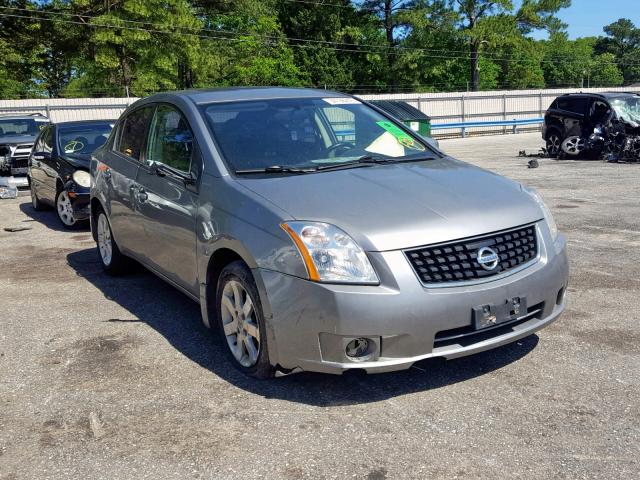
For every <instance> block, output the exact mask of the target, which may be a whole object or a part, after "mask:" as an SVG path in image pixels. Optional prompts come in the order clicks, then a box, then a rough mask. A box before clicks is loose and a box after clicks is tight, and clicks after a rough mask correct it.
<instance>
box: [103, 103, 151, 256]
mask: <svg viewBox="0 0 640 480" xmlns="http://www.w3.org/2000/svg"><path fill="white" fill-rule="evenodd" d="M153 110H154V109H153V107H152V106H142V107H140V108H137V109H135V110H133V111H131V112H129V113H128V114H127V115H126V117H124V118H123V119H122V120H121V121H120V122H119V123H118V130H117V132H115V135H116V136H115V138H114V141H113V143H112V144H111V148H110V149H109V150H106V151H104V152H103V153H102V154H101V155H100V156H99V158H98V160H99V162H98V165H97V169H96V170H97V171H96V178H95V181H96V184H97V185H99V189H97V190H99V191H101V192H103V193H104V197H105V198H104V199H103V201H104V202H105V203H106V208H107V210H108V211H107V213H108V216H109V221H110V223H111V229H112V231H113V235H114V237H115V240H116V242H117V243H118V246H119V247H120V248H121V249H123V251H124V252H125V253H128V254H130V255H133V256H135V257H136V258H138V259H139V260H142V261H146V255H145V234H144V228H143V226H142V222H141V216H140V213H139V212H138V210H137V208H136V206H137V195H138V191H137V189H136V176H137V174H138V168H139V167H140V162H141V159H142V155H143V152H144V148H145V140H146V137H147V131H148V128H149V122H150V121H151V118H152V116H153Z"/></svg>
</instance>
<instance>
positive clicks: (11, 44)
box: [0, 0, 640, 98]
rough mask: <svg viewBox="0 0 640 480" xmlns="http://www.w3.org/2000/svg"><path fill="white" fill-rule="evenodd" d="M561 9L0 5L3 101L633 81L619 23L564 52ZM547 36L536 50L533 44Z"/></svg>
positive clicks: (457, 3)
mask: <svg viewBox="0 0 640 480" xmlns="http://www.w3.org/2000/svg"><path fill="white" fill-rule="evenodd" d="M569 4H570V0H519V1H517V2H516V1H513V0H321V1H316V0H314V1H313V2H301V1H289V0H118V1H116V0H0V98H20V97H27V96H123V95H126V94H128V95H131V96H141V95H147V94H150V93H153V92H157V91H161V90H173V89H182V88H193V87H212V86H231V85H289V86H312V87H319V88H324V87H326V88H330V89H337V90H343V91H351V92H356V93H367V92H407V91H452V90H464V89H496V88H510V89H516V88H541V87H545V86H576V87H579V86H588V85H592V86H595V85H598V86H600V85H606V86H617V85H623V84H630V83H634V82H639V81H640V29H638V28H636V26H635V25H634V24H633V22H631V21H630V20H627V19H620V20H618V21H617V22H614V23H612V24H611V25H607V26H606V27H604V30H603V32H604V35H603V36H602V37H598V38H581V39H577V40H569V39H568V38H567V35H566V33H564V29H565V28H566V26H565V25H563V24H562V22H560V21H559V20H558V18H557V17H556V16H555V14H556V12H557V11H558V10H559V9H561V8H564V7H567V6H568V5H569ZM541 29H542V30H546V31H548V32H549V34H550V35H549V39H548V40H542V41H536V40H533V39H532V38H531V37H530V34H531V33H532V32H533V31H536V30H541Z"/></svg>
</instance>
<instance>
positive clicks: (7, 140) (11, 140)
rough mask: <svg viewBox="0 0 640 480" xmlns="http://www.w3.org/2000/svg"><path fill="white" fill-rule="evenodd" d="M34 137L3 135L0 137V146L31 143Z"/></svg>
mask: <svg viewBox="0 0 640 480" xmlns="http://www.w3.org/2000/svg"><path fill="white" fill-rule="evenodd" d="M35 140H36V137H34V136H32V135H3V136H0V145H18V144H19V143H33V142H35Z"/></svg>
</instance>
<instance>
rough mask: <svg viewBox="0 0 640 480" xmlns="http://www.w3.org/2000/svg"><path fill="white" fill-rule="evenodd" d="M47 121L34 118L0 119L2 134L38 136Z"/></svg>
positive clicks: (0, 133)
mask: <svg viewBox="0 0 640 480" xmlns="http://www.w3.org/2000/svg"><path fill="white" fill-rule="evenodd" d="M46 124H47V122H42V121H40V122H37V121H36V120H34V119H33V118H19V119H10V120H0V135H7V136H9V135H31V136H34V137H35V136H36V135H38V133H40V130H41V129H42V127H44V126H45V125H46Z"/></svg>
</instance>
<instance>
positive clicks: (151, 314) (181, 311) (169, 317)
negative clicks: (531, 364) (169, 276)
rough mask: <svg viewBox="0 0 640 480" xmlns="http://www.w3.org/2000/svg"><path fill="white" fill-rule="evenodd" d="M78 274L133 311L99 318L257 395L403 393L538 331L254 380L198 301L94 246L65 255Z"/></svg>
mask: <svg viewBox="0 0 640 480" xmlns="http://www.w3.org/2000/svg"><path fill="white" fill-rule="evenodd" d="M67 261H68V263H69V265H70V266H71V267H72V268H74V269H75V271H76V273H77V275H79V276H81V277H83V278H85V279H87V280H88V281H90V282H91V283H92V284H93V285H95V286H96V287H97V288H98V289H99V290H100V291H101V292H102V293H103V294H104V296H105V297H106V298H108V299H109V300H112V301H114V302H117V303H118V304H119V305H121V306H122V307H123V308H125V309H126V310H128V311H129V312H131V314H132V318H111V319H103V320H102V321H105V322H119V323H120V322H122V323H127V322H144V323H146V324H148V325H149V326H150V327H151V328H153V329H154V330H156V331H157V332H158V333H160V334H161V335H163V336H164V337H165V338H166V339H167V341H168V342H169V343H170V344H171V345H172V346H173V347H174V348H176V349H177V350H178V351H179V352H181V353H182V354H183V355H185V356H186V357H187V358H189V359H191V360H192V361H194V362H196V363H198V364H199V365H200V366H202V367H203V368H206V369H207V370H210V371H211V372H213V373H214V374H215V375H218V376H219V377H221V378H223V379H224V380H226V381H228V382H230V383H232V384H234V385H236V386H237V387H239V388H242V389H245V390H247V391H250V392H253V393H255V394H258V395H262V396H264V397H266V398H279V399H284V400H288V401H291V402H299V403H304V404H309V405H315V406H336V405H350V404H358V403H367V402H376V401H380V400H384V399H387V398H390V397H395V396H400V395H405V394H408V393H413V392H418V391H424V390H430V389H436V388H441V387H445V386H447V385H451V384H455V383H457V382H462V381H465V380H468V379H471V378H474V377H477V376H479V375H483V374H486V373H488V372H491V371H494V370H497V369H499V368H502V367H504V366H506V365H509V364H510V363H512V362H515V361H517V360H519V359H520V358H522V357H524V356H525V355H527V354H528V353H529V352H530V351H532V350H533V349H534V348H535V346H536V345H537V343H538V337H537V336H536V335H531V336H529V337H527V338H524V339H522V340H520V341H518V342H516V343H512V344H509V345H506V346H504V347H501V348H497V349H494V350H491V351H488V352H484V353H480V354H477V355H473V356H471V357H465V358H462V359H458V360H453V361H449V362H446V361H444V360H439V359H431V360H427V361H422V362H419V363H417V364H416V368H411V369H410V370H407V371H401V372H395V373H388V374H379V375H364V374H363V375H359V374H358V375H343V376H333V375H322V374H314V373H307V372H305V373H300V374H295V375H291V376H287V377H283V378H278V379H275V380H271V381H258V380H254V379H251V378H247V377H245V376H244V375H243V374H241V373H240V372H238V371H237V370H236V369H235V368H233V366H231V364H230V363H229V361H228V359H227V358H226V355H225V352H224V351H223V350H222V349H223V348H226V346H223V345H221V343H220V342H219V341H218V340H219V339H218V337H217V335H216V334H215V333H212V332H211V331H210V330H208V329H207V328H205V327H204V325H203V324H202V321H201V317H200V308H199V306H198V305H197V304H196V303H194V302H193V301H192V300H190V299H188V298H187V297H186V296H184V295H183V294H182V293H180V292H179V291H177V290H176V289H174V288H173V287H171V286H169V285H168V284H166V283H165V282H163V281H162V280H160V279H159V278H157V277H156V276H155V275H153V274H151V273H149V272H147V271H141V270H142V269H139V270H138V272H137V273H133V274H131V275H128V276H124V277H119V278H113V277H109V276H107V275H105V274H104V273H103V272H102V267H101V266H100V264H99V261H98V258H97V254H96V251H95V249H86V250H80V251H77V252H73V253H70V254H69V255H67Z"/></svg>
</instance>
